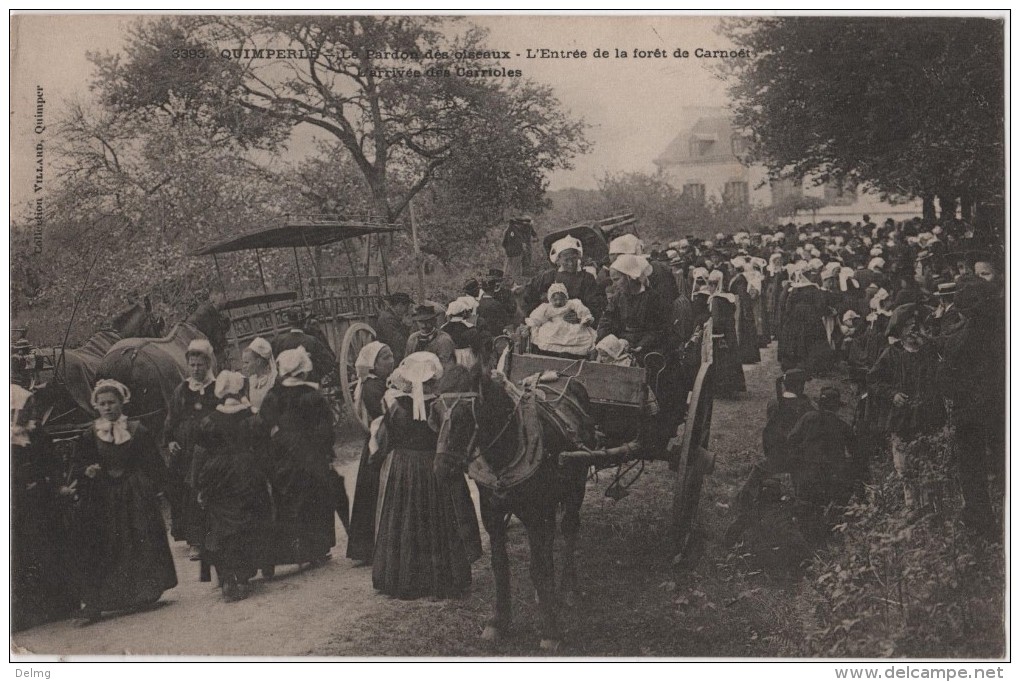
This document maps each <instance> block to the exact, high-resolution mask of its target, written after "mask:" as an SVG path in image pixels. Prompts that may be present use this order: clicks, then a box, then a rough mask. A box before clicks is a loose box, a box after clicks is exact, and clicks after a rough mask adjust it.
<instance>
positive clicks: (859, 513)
mask: <svg viewBox="0 0 1020 682" xmlns="http://www.w3.org/2000/svg"><path fill="white" fill-rule="evenodd" d="M912 450H913V452H912V461H913V462H914V463H915V466H913V467H912V468H911V470H910V471H908V472H907V473H906V474H905V478H906V482H907V483H908V484H910V485H913V486H915V487H916V488H917V489H918V490H922V491H924V492H925V494H926V496H927V497H928V499H930V500H931V501H932V504H931V506H930V507H929V509H928V511H927V513H919V512H918V511H917V510H916V509H907V508H905V507H904V504H903V481H901V480H899V479H898V477H897V476H896V475H895V474H894V473H893V472H888V471H887V472H886V475H885V476H884V478H882V479H881V481H880V482H879V483H878V484H877V485H875V486H874V487H873V488H871V489H870V491H869V493H870V494H869V498H868V499H867V500H866V501H864V502H860V503H857V504H854V505H853V506H851V507H850V508H849V509H848V510H847V513H846V521H845V523H843V524H842V525H841V526H840V527H839V530H840V533H839V537H838V540H837V542H838V544H836V545H835V546H834V548H833V549H832V551H831V552H830V553H828V554H826V555H823V556H821V557H819V558H818V559H816V561H815V562H814V565H813V566H812V571H811V579H812V581H813V587H814V590H815V592H816V594H817V597H818V604H817V607H816V616H817V618H818V625H817V627H816V629H815V631H814V632H812V633H810V638H809V645H810V648H811V653H812V654H814V655H821V656H849V657H855V658H874V657H923V658H931V657H937V658H984V657H997V656H1001V655H1002V653H1003V650H1004V639H1003V637H1004V625H1003V621H1002V614H1003V612H1004V611H1003V603H1004V602H1003V591H1004V575H1003V567H1004V562H1003V555H1002V552H1001V547H999V546H990V545H988V544H986V543H985V542H984V541H983V540H980V539H978V538H975V537H974V536H972V535H971V534H969V533H967V532H965V531H964V530H963V529H962V527H961V523H960V508H959V506H960V496H959V491H958V489H957V487H956V484H955V475H954V466H953V458H954V457H955V453H954V452H953V441H952V434H951V433H950V432H949V431H946V432H943V433H940V434H938V435H935V436H930V437H928V438H924V439H921V440H919V441H917V442H915V443H914V444H913V445H912Z"/></svg>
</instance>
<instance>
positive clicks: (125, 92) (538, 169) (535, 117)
mask: <svg viewBox="0 0 1020 682" xmlns="http://www.w3.org/2000/svg"><path fill="white" fill-rule="evenodd" d="M460 27H461V24H459V22H457V21H456V20H449V19H441V18H435V17H385V16H379V17H358V16H347V17H323V16H319V17H271V16H248V17H238V16H226V17H211V16H206V17H174V18H168V19H161V20H158V21H155V22H147V21H141V22H139V23H138V24H136V25H135V27H134V28H133V29H132V35H131V38H130V40H129V41H128V44H127V46H126V48H125V53H126V57H125V58H124V59H120V58H118V57H113V56H106V57H98V56H97V57H95V61H96V63H97V64H98V65H99V67H100V75H99V78H98V80H97V87H98V89H99V90H100V92H101V94H102V98H103V101H104V103H106V104H107V105H108V106H109V107H111V109H113V110H114V111H118V112H128V111H133V112H139V113H141V114H143V115H146V116H168V117H172V118H173V119H174V120H181V119H186V120H192V121H199V122H201V124H202V125H207V126H209V127H210V128H211V129H213V130H215V131H217V132H219V133H222V134H225V135H230V136H233V137H234V139H235V140H236V141H237V142H238V143H239V144H242V145H251V146H257V145H263V146H266V147H273V146H274V145H279V144H280V143H281V142H282V140H283V139H285V137H286V134H287V133H289V132H290V130H292V129H293V128H294V127H296V126H298V125H309V126H314V127H315V128H317V129H318V130H319V131H324V132H326V133H328V134H329V135H330V136H332V138H333V139H334V140H335V141H336V142H337V143H339V144H340V145H341V146H342V147H343V148H344V149H345V150H346V151H347V153H348V154H349V155H350V158H351V160H352V162H353V164H354V165H355V166H356V167H357V168H358V169H359V171H360V172H361V174H362V176H363V177H364V179H365V181H366V183H367V186H368V189H369V191H370V193H371V196H372V200H373V205H374V208H375V210H376V211H377V212H378V213H379V214H380V215H381V216H383V217H385V218H386V219H387V220H389V221H395V220H397V219H398V218H399V217H400V216H401V215H402V214H403V213H404V211H405V210H406V208H407V206H408V203H409V202H410V201H411V200H412V199H413V198H414V197H415V196H416V195H417V194H418V193H419V192H421V191H422V190H423V189H424V188H425V187H427V186H428V185H429V184H430V183H431V182H432V181H433V180H434V179H435V178H436V176H437V174H438V173H439V171H440V169H442V168H444V167H445V166H448V165H451V164H453V163H456V162H457V161H458V160H463V158H464V155H465V153H466V152H465V150H468V149H476V150H477V149H479V148H480V147H482V148H485V150H486V151H493V150H494V147H492V146H491V145H490V146H487V144H486V139H487V138H490V139H491V138H494V137H497V136H499V135H508V137H509V138H510V142H511V144H508V142H507V140H504V141H503V142H502V143H501V144H500V145H499V148H498V149H497V150H496V151H498V152H499V153H500V155H501V156H500V157H499V158H500V160H501V161H503V162H506V161H508V160H516V161H517V163H515V164H514V167H513V177H512V178H509V177H502V178H500V180H498V181H497V183H498V184H500V185H501V191H503V193H504V194H506V193H509V194H511V195H513V196H520V195H524V196H529V192H531V190H532V189H533V188H534V187H535V186H536V185H541V182H542V173H543V172H544V171H547V170H550V169H552V168H561V167H569V165H568V164H569V160H570V158H571V157H572V156H573V155H574V154H576V153H579V152H582V151H584V150H585V149H586V147H587V142H586V140H585V139H584V124H583V122H581V121H575V120H573V119H571V118H570V117H569V116H568V115H567V114H566V113H564V112H563V111H562V110H561V109H560V107H559V102H558V101H556V100H555V98H553V97H552V96H551V93H550V92H549V90H548V89H546V88H542V87H537V86H533V85H531V84H528V83H524V82H522V83H521V84H519V85H515V86H511V87H503V86H502V85H501V81H500V78H499V76H501V75H502V74H503V70H501V69H500V68H499V67H498V65H497V64H496V63H495V61H494V60H492V59H489V58H488V56H489V54H490V53H489V52H487V51H486V50H485V45H484V42H483V41H484V38H485V32H484V31H482V30H481V29H478V28H476V27H473V26H470V25H468V26H466V27H465V28H463V30H458V29H459V28H460ZM266 46H272V48H273V49H274V50H276V51H277V52H276V54H274V55H273V57H272V58H265V57H266V56H267V55H266V54H265V53H266ZM182 54H183V55H185V58H181V55H182ZM188 55H191V56H193V57H194V58H191V57H188ZM508 183H509V184H508Z"/></svg>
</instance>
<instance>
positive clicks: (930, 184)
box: [722, 17, 1005, 202]
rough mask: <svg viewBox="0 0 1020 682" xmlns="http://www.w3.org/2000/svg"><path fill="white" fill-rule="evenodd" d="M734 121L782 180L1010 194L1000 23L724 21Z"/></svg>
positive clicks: (987, 198)
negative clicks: (735, 49)
mask: <svg viewBox="0 0 1020 682" xmlns="http://www.w3.org/2000/svg"><path fill="white" fill-rule="evenodd" d="M722 30H723V32H725V33H726V34H727V35H728V36H729V37H730V38H731V39H732V40H733V41H734V42H735V43H736V44H737V45H738V46H739V47H740V48H745V49H748V50H750V51H751V53H752V55H753V56H752V58H750V59H748V60H732V61H728V62H727V64H726V66H724V67H723V71H724V74H725V75H727V76H728V77H730V78H731V79H732V82H733V85H732V87H731V88H730V95H731V97H732V98H733V99H734V101H735V102H736V110H735V114H736V116H735V120H736V123H737V124H738V125H739V126H741V127H743V128H744V129H745V130H746V132H747V133H748V134H749V135H750V137H751V140H752V149H751V153H752V157H753V158H754V159H755V160H759V161H763V162H765V163H767V164H768V166H769V168H770V170H771V172H772V174H773V176H775V177H779V176H787V177H795V178H801V177H804V176H806V175H809V174H817V175H818V176H819V177H820V179H821V180H822V181H825V182H827V181H829V180H837V181H844V180H845V181H850V182H852V183H868V184H871V185H873V186H875V187H877V188H878V189H879V190H881V191H882V192H884V193H886V194H898V195H904V196H936V195H938V196H945V197H949V198H955V197H971V198H974V199H977V200H978V201H984V202H995V201H1001V197H1002V188H1003V187H1004V177H1005V176H1004V139H1003V130H1004V127H1003V121H1004V103H1003V102H1004V99H1003V87H1004V85H1003V73H1004V72H1003V58H1004V47H1003V24H1002V22H1001V21H994V20H988V19H979V18H969V19H963V18H952V19H940V18H897V19H894V18H889V17H882V18H869V17H826V18H818V17H770V18H762V19H746V18H740V19H734V20H727V21H726V22H724V24H723V29H722Z"/></svg>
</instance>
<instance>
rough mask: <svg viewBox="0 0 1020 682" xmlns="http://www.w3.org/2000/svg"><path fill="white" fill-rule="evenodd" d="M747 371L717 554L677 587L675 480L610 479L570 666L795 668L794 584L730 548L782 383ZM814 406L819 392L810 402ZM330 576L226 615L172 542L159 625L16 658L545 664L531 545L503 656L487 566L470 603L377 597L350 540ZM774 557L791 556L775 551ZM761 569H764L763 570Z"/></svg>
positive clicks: (716, 479)
mask: <svg viewBox="0 0 1020 682" xmlns="http://www.w3.org/2000/svg"><path fill="white" fill-rule="evenodd" d="M763 358H764V361H763V362H762V363H761V364H759V365H752V366H745V368H744V369H745V374H746V376H747V384H748V389H749V392H748V394H747V395H745V396H743V397H741V398H740V399H739V400H733V401H723V400H719V401H717V402H716V406H715V411H714V417H713V419H714V423H713V428H712V437H713V438H712V449H713V450H714V451H715V452H716V453H717V465H716V471H715V473H714V474H713V475H712V477H711V479H710V480H709V481H707V482H706V487H705V490H704V494H703V497H702V507H701V509H702V524H703V526H704V528H705V534H706V553H705V557H704V558H703V559H702V560H701V562H700V563H699V565H698V566H697V567H695V569H694V570H693V571H689V572H685V573H683V574H678V573H677V571H676V569H675V567H673V566H671V564H670V556H669V555H668V552H667V551H666V549H665V548H664V543H663V537H664V531H665V526H666V523H667V519H666V515H667V512H668V510H669V508H670V503H671V501H672V493H673V475H672V474H671V472H670V471H669V470H668V468H667V467H666V466H665V465H664V464H662V463H650V464H648V465H647V466H646V467H645V470H644V472H643V474H642V475H641V477H640V478H639V479H638V481H637V482H636V483H635V484H634V485H633V486H631V488H630V495H628V496H627V497H625V498H624V499H622V500H620V501H618V502H614V501H613V500H611V499H609V498H607V497H605V496H604V492H605V489H606V487H607V486H608V485H609V483H610V481H611V480H612V473H613V471H612V470H608V471H604V472H602V473H601V474H600V476H599V478H598V480H593V481H590V482H589V487H588V497H587V498H586V501H585V508H584V511H583V514H582V523H583V526H582V530H581V540H580V547H579V558H580V565H579V571H580V577H581V581H582V584H583V585H584V587H585V591H586V595H587V596H586V597H585V598H584V599H583V600H582V602H581V603H580V604H579V605H577V606H575V607H573V608H572V609H565V610H564V612H563V620H564V624H565V627H566V629H567V641H566V646H565V647H564V651H563V652H562V653H564V654H566V655H573V656H593V655H594V656H641V655H658V656H770V655H771V656H776V655H796V653H795V649H794V647H796V644H797V642H796V640H797V637H798V634H797V624H796V618H797V617H798V616H797V614H796V613H795V612H794V610H793V607H792V606H791V605H792V604H793V603H794V602H795V601H796V593H797V585H796V576H790V575H788V574H786V573H784V572H783V571H779V572H778V573H777V572H775V571H770V570H769V566H768V561H767V557H766V558H765V559H764V560H763V561H759V562H757V563H756V562H754V561H751V560H749V556H748V555H740V554H734V553H732V552H731V551H730V550H729V549H727V548H725V547H722V546H721V543H720V542H719V538H721V536H722V531H723V530H724V528H725V525H726V523H728V521H729V518H730V512H729V503H730V500H731V499H732V495H733V493H734V491H735V490H736V488H737V486H738V485H739V484H740V482H741V481H742V479H743V476H744V475H745V474H746V471H747V470H748V468H749V466H750V462H751V459H752V458H753V456H754V454H755V453H756V452H757V449H758V447H759V446H758V443H759V442H760V434H761V428H762V426H763V424H764V419H765V401H766V400H767V399H768V397H769V396H770V395H771V394H772V392H773V390H774V388H773V380H774V378H775V376H776V375H777V374H778V373H779V370H778V366H777V364H776V362H775V358H774V349H769V350H767V351H763ZM809 390H810V392H811V394H812V395H814V394H815V393H816V392H817V387H812V388H811V389H809ZM359 449H360V444H359V443H356V442H351V443H348V444H346V445H344V446H343V447H342V448H341V453H340V455H341V460H342V461H345V462H347V463H346V464H345V465H344V466H343V467H342V469H341V473H343V474H344V476H345V477H346V480H347V484H348V487H349V488H351V487H353V483H354V480H355V476H356V466H357V465H356V456H357V452H358V450H359ZM337 537H338V542H339V544H338V546H337V547H335V548H334V551H333V560H332V561H331V562H329V563H328V564H327V565H325V566H322V567H320V568H315V569H311V570H308V571H304V572H300V573H295V572H294V571H293V569H289V570H288V569H283V570H281V571H280V572H279V573H278V575H277V577H276V578H275V579H274V580H272V581H268V582H266V581H262V580H261V579H257V580H256V581H255V594H254V595H253V596H252V597H251V598H250V599H248V600H246V601H243V602H239V603H230V604H228V603H225V602H224V601H223V599H222V597H221V596H220V593H219V591H218V590H216V589H214V588H213V587H212V584H210V583H200V582H198V565H197V563H194V562H190V561H188V560H187V557H186V547H184V546H183V545H182V544H175V545H174V546H173V548H174V554H175V558H176V562H177V571H178V581H179V583H180V584H179V585H178V587H176V588H175V589H173V590H171V591H169V592H167V593H166V594H165V595H164V598H163V602H162V604H161V605H160V606H159V607H157V608H155V609H153V610H151V611H148V612H142V613H133V614H128V615H119V616H115V617H110V618H107V619H105V620H103V621H101V622H98V623H96V624H93V625H90V626H88V627H79V626H78V625H76V624H75V623H74V622H71V621H64V622H58V623H52V624H49V625H44V626H41V627H37V628H33V629H31V630H27V631H25V632H20V633H17V634H15V635H14V637H13V642H14V644H15V645H16V646H17V647H22V648H23V649H25V650H27V651H30V652H34V653H39V654H70V655H74V654H125V653H130V654H185V655H209V654H221V655H263V656H266V655H269V656H272V655H276V656H280V655H286V656H301V655H308V654H314V655H327V656H329V655H332V656H337V655H340V656H343V655H360V656H372V655H391V656H392V655H397V656H400V655H403V656H408V655H410V656H423V655H425V656H427V655H441V656H464V655H468V656H479V655H488V656H491V655H512V656H521V655H525V656H527V655H536V654H537V642H538V635H537V631H536V628H535V623H536V614H535V609H534V604H533V600H532V598H531V595H532V594H533V593H532V592H531V586H530V582H529V580H528V577H527V544H526V541H525V539H524V533H523V532H522V529H521V527H520V525H519V524H517V525H516V526H515V527H512V528H511V538H510V550H511V557H512V561H513V564H512V565H513V572H514V595H515V604H514V606H515V610H516V612H515V617H516V619H517V623H516V627H515V629H514V630H513V631H512V633H511V636H510V638H509V640H508V641H506V642H503V643H501V644H498V645H496V646H494V647H493V646H489V645H483V644H482V643H481V642H480V641H479V640H478V637H477V635H478V632H479V630H480V627H481V623H482V622H483V621H484V619H485V618H486V617H487V615H488V614H489V609H490V603H491V599H492V581H491V576H490V571H489V563H488V558H487V557H485V558H483V559H482V560H480V561H479V562H478V563H476V564H475V566H474V586H473V588H472V591H471V593H470V594H469V595H468V596H466V597H465V598H463V599H460V600H452V601H429V600H419V601H414V602H401V601H398V600H393V599H390V598H387V597H383V596H380V595H377V594H376V593H375V591H374V590H373V589H372V584H371V582H372V581H371V568H369V567H354V566H353V564H352V562H350V561H349V560H347V559H345V558H343V557H344V554H345V549H346V547H345V543H346V536H345V534H344V532H343V530H342V529H340V528H338V532H337ZM767 542H768V543H769V544H770V546H769V547H766V548H765V551H771V552H774V553H775V554H776V556H780V555H784V554H787V551H786V550H787V548H786V547H785V546H783V544H782V543H781V542H780V541H775V539H774V538H769V539H768V540H767ZM763 564H764V568H763Z"/></svg>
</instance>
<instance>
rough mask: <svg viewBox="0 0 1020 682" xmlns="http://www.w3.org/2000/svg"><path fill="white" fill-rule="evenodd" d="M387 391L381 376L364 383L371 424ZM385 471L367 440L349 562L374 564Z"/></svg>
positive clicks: (353, 515)
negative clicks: (372, 458) (372, 457)
mask: <svg viewBox="0 0 1020 682" xmlns="http://www.w3.org/2000/svg"><path fill="white" fill-rule="evenodd" d="M385 392H386V381H385V380H383V379H380V378H378V377H375V376H370V377H368V378H366V379H365V381H364V382H363V383H362V385H361V401H362V403H363V404H364V406H365V410H366V411H367V412H368V418H369V421H371V420H373V419H375V418H376V417H378V416H380V415H381V414H382V397H383V393H385ZM381 469H382V461H381V460H380V461H376V462H374V463H373V462H371V461H370V458H369V453H368V439H367V438H366V439H365V445H364V447H363V448H362V449H361V461H360V462H359V464H358V480H357V482H356V483H355V484H354V504H353V506H352V509H351V529H350V533H349V534H348V539H347V558H348V559H354V560H355V561H371V560H372V554H373V552H375V512H376V502H377V500H378V499H379V473H380V470H381Z"/></svg>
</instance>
